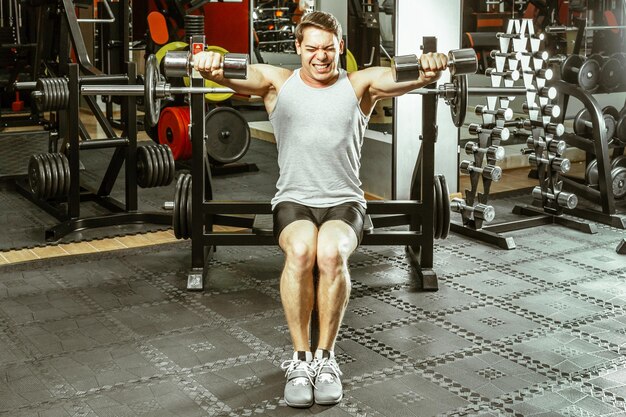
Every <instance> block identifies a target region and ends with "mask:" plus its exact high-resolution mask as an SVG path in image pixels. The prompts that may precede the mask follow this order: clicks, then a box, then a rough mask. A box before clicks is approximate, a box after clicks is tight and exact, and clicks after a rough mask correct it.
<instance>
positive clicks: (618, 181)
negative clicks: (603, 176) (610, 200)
mask: <svg viewBox="0 0 626 417" xmlns="http://www.w3.org/2000/svg"><path fill="white" fill-rule="evenodd" d="M611 186H612V188H613V197H615V198H617V199H621V198H624V197H625V196H626V167H619V168H615V169H614V170H612V171H611Z"/></svg>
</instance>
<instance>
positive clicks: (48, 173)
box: [39, 153, 52, 200]
mask: <svg viewBox="0 0 626 417" xmlns="http://www.w3.org/2000/svg"><path fill="white" fill-rule="evenodd" d="M39 158H40V161H41V165H42V166H43V169H44V172H45V173H44V179H43V194H42V197H43V199H44V200H45V199H48V198H50V191H51V190H52V168H50V163H49V162H48V158H46V154H45V153H42V154H39Z"/></svg>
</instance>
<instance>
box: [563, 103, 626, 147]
mask: <svg viewBox="0 0 626 417" xmlns="http://www.w3.org/2000/svg"><path fill="white" fill-rule="evenodd" d="M618 117H619V114H618ZM602 118H603V119H604V133H605V135H606V140H607V141H608V140H610V139H611V138H612V137H613V135H615V129H616V127H617V126H616V123H615V117H614V114H612V112H611V110H610V109H608V110H607V107H605V108H604V109H603V111H602ZM592 129H593V123H591V120H590V118H589V110H587V109H582V110H580V111H579V112H578V113H577V114H576V117H574V133H576V134H577V135H578V136H583V137H587V136H588V135H589V134H590V133H591V132H592ZM622 129H623V128H622Z"/></svg>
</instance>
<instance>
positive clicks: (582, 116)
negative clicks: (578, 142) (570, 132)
mask: <svg viewBox="0 0 626 417" xmlns="http://www.w3.org/2000/svg"><path fill="white" fill-rule="evenodd" d="M588 121H589V110H587V109H582V110H581V111H579V112H578V113H577V114H576V117H574V133H576V134H577V135H579V136H585V135H587V134H588V133H589V131H590V129H589V127H587V126H586V125H585V122H588Z"/></svg>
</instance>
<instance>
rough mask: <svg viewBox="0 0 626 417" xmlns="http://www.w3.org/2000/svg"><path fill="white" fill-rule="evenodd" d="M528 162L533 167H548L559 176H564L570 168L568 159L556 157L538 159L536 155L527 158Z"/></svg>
mask: <svg viewBox="0 0 626 417" xmlns="http://www.w3.org/2000/svg"><path fill="white" fill-rule="evenodd" d="M528 162H529V163H530V164H532V165H534V166H539V165H549V166H550V168H552V170H553V171H558V172H560V173H561V174H566V173H568V172H569V170H570V168H571V167H572V165H571V163H570V161H569V159H567V158H561V157H558V156H551V157H550V158H549V159H546V158H541V157H538V156H537V155H536V154H532V155H529V156H528Z"/></svg>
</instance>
